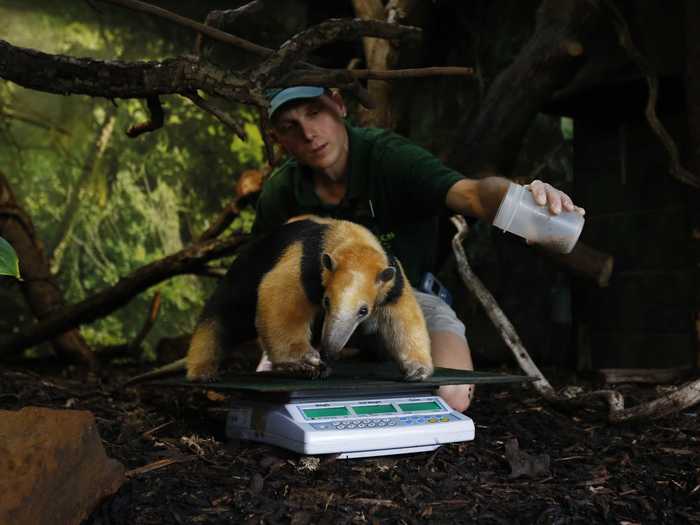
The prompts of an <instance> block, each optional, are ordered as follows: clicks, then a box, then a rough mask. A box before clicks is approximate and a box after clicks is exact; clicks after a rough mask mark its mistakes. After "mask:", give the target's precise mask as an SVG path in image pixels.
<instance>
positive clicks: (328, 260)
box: [321, 253, 335, 272]
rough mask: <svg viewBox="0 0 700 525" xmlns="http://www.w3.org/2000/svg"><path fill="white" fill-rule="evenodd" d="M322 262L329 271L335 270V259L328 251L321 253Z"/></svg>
mask: <svg viewBox="0 0 700 525" xmlns="http://www.w3.org/2000/svg"><path fill="white" fill-rule="evenodd" d="M321 262H322V263H323V267H324V268H325V269H326V270H328V271H329V272H333V271H335V261H334V260H333V258H332V257H331V256H330V255H328V254H327V253H324V254H323V255H321Z"/></svg>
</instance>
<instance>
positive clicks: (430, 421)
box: [428, 417, 438, 423]
mask: <svg viewBox="0 0 700 525" xmlns="http://www.w3.org/2000/svg"><path fill="white" fill-rule="evenodd" d="M437 421H438V420H437V419H436V418H434V417H431V418H430V419H429V420H428V423H437Z"/></svg>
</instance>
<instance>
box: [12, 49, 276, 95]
mask: <svg viewBox="0 0 700 525" xmlns="http://www.w3.org/2000/svg"><path fill="white" fill-rule="evenodd" d="M0 78H4V79H5V80H10V81H12V82H14V83H16V84H19V85H20V86H22V87H25V88H28V89H35V90H37V91H43V92H45V93H56V94H58V95H69V94H73V95H88V96H92V97H104V98H148V97H152V96H158V95H169V94H179V95H187V94H189V93H192V92H193V91H196V90H198V89H199V90H202V91H204V92H206V93H209V94H210V95H212V96H220V97H223V98H230V99H233V100H238V101H239V102H242V103H244V104H253V105H257V106H261V107H266V104H267V101H266V100H265V98H264V97H263V96H262V93H260V92H258V91H256V90H252V89H251V83H250V81H249V80H248V79H247V78H243V77H241V76H238V75H236V74H235V73H232V72H227V71H224V70H222V69H219V68H217V67H216V66H213V65H211V64H207V63H205V62H200V61H199V60H198V59H197V58H196V57H193V56H189V55H184V56H181V57H177V58H169V59H165V60H163V61H159V62H158V61H149V62H121V61H118V60H106V61H105V60H93V59H90V58H73V57H69V56H65V55H51V54H48V53H42V52H41V51H36V50H34V49H26V48H22V47H17V46H13V45H12V44H10V43H8V42H6V41H4V40H0Z"/></svg>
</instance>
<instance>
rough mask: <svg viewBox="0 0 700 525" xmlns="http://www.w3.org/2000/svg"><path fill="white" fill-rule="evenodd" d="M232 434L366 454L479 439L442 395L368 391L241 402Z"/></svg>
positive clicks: (297, 447)
mask: <svg viewBox="0 0 700 525" xmlns="http://www.w3.org/2000/svg"><path fill="white" fill-rule="evenodd" d="M226 435H227V436H228V437H229V438H233V439H244V440H250V441H258V442H262V443H268V444H271V445H276V446H278V447H282V448H286V449H289V450H292V451H294V452H298V453H300V454H312V455H316V454H336V455H338V457H339V458H362V457H372V456H386V455H391V454H407V453H413V452H423V451H430V450H435V449H436V448H438V447H439V446H440V445H443V444H445V443H456V442H461V441H469V440H472V439H474V423H473V422H472V420H471V419H470V418H469V417H467V416H465V415H463V414H461V413H459V412H456V411H454V410H452V409H451V408H450V407H449V406H448V405H447V403H446V402H445V401H444V400H443V399H442V398H441V397H439V396H436V395H433V394H432V393H428V394H412V395H409V396H407V395H406V394H405V393H404V394H403V395H401V394H399V395H397V396H395V397H394V396H391V395H390V394H388V395H387V394H386V393H383V395H382V396H381V397H377V396H376V395H375V396H372V395H371V394H367V395H364V396H361V395H358V396H357V397H355V398H349V399H325V400H319V399H315V400H313V401H304V400H291V401H289V402H287V403H284V404H276V403H273V402H257V401H248V400H245V399H244V400H239V401H236V402H235V404H234V405H233V406H232V408H231V409H230V411H229V413H228V417H227V421H226Z"/></svg>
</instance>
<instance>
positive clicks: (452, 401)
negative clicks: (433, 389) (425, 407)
mask: <svg viewBox="0 0 700 525" xmlns="http://www.w3.org/2000/svg"><path fill="white" fill-rule="evenodd" d="M438 394H440V397H442V398H443V399H444V400H445V402H446V403H447V404H448V405H450V407H452V408H453V409H454V410H456V411H457V412H464V411H465V410H466V409H467V408H469V405H470V404H471V402H472V396H473V395H474V386H473V385H445V386H441V387H440V388H439V389H438Z"/></svg>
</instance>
